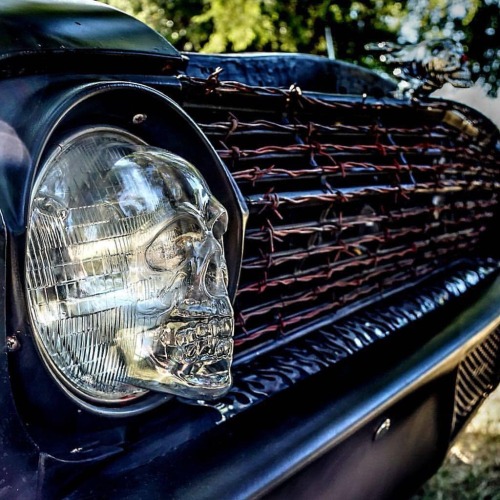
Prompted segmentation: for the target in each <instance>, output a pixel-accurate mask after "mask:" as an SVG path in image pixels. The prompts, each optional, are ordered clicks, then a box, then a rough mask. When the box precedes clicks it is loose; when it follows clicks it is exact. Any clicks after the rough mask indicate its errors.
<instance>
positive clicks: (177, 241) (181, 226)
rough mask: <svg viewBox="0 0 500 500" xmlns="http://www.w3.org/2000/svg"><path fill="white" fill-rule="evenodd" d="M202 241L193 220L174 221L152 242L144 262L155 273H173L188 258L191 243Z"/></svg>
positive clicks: (197, 226)
mask: <svg viewBox="0 0 500 500" xmlns="http://www.w3.org/2000/svg"><path fill="white" fill-rule="evenodd" d="M201 240H202V231H201V228H200V226H199V224H198V222H197V221H196V220H195V219H192V218H188V219H187V220H183V219H182V220H175V221H173V222H171V223H170V224H168V225H167V226H166V228H165V229H163V230H162V232H161V233H160V234H159V235H158V236H157V237H156V238H155V239H154V240H153V241H152V243H151V244H150V245H149V247H148V248H147V250H146V262H147V263H148V265H149V266H150V267H151V268H152V269H154V270H155V271H173V270H175V269H177V268H179V267H180V266H182V265H183V264H184V263H185V262H186V260H187V259H188V258H189V255H190V249H191V248H192V246H193V243H194V242H196V241H201Z"/></svg>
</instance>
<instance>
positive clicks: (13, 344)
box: [5, 334, 21, 352]
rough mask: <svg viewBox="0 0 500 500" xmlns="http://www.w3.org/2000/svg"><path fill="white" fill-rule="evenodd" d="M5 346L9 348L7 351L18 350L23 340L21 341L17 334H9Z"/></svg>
mask: <svg viewBox="0 0 500 500" xmlns="http://www.w3.org/2000/svg"><path fill="white" fill-rule="evenodd" d="M5 347H6V349H7V352H16V351H18V350H19V349H21V342H19V339H18V337H17V335H16V334H14V335H8V336H7V338H6V342H5Z"/></svg>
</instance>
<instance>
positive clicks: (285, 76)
mask: <svg viewBox="0 0 500 500" xmlns="http://www.w3.org/2000/svg"><path fill="white" fill-rule="evenodd" d="M186 56H187V57H188V58H189V64H188V67H187V69H186V73H187V74H188V75H190V76H193V77H199V78H207V77H208V76H210V74H212V73H213V72H214V71H215V70H216V69H217V68H221V69H222V72H221V73H220V79H221V80H229V81H238V82H244V83H246V84H247V85H252V86H257V87H261V86H272V87H279V88H285V89H288V88H289V87H290V86H291V85H292V84H293V85H296V86H298V87H300V88H301V89H302V90H308V91H311V92H328V93H336V94H351V95H362V94H367V95H368V96H372V97H381V96H384V95H388V94H389V93H390V92H391V91H393V90H395V89H396V86H395V84H394V83H393V82H392V81H390V80H388V79H385V78H382V77H381V76H380V75H377V74H376V73H374V72H372V71H368V70H367V69H366V68H361V67H359V66H355V65H354V64H349V63H346V62H343V61H336V60H331V59H327V58H326V57H321V56H313V55H305V54H210V55H207V54H194V53H186Z"/></svg>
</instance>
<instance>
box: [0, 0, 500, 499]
mask: <svg viewBox="0 0 500 500" xmlns="http://www.w3.org/2000/svg"><path fill="white" fill-rule="evenodd" d="M396 90H397V89H396V84H395V83H393V82H392V81H390V80H388V79H385V78H382V77H381V76H378V75H377V74H375V73H373V72H371V71H369V70H366V69H363V68H362V67H358V66H355V65H352V64H347V63H343V62H340V61H334V60H329V59H326V58H322V57H318V56H309V55H299V54H252V55H236V54H233V55H230V54H227V55H202V54H183V53H179V52H178V51H177V50H175V49H174V48H173V47H172V46H171V45H170V44H169V43H168V42H167V41H166V40H165V39H163V38H162V37H161V36H160V35H158V34H157V33H156V32H154V31H152V30H151V29H149V28H148V27H146V26H145V25H143V24H142V23H140V22H139V21H137V20H135V19H133V18H131V17H129V16H127V15H125V14H123V13H121V12H119V11H117V10H115V9H113V8H110V7H108V6H106V5H103V4H100V3H96V2H93V1H90V0H85V1H79V2H75V1H71V0H60V1H52V2H51V1H49V0H21V1H18V0H4V1H3V2H2V3H1V5H0V96H1V98H0V191H1V192H0V216H1V218H0V308H1V310H2V316H1V318H2V319H1V326H0V331H1V336H2V339H3V341H2V342H3V344H4V349H3V350H2V355H1V358H0V401H1V404H0V422H1V424H0V446H1V452H0V497H2V498H23V499H26V498H43V499H45V498H89V497H93V498H99V497H103V498H104V497H105V498H109V497H112V498H146V497H147V498H190V499H191V498H256V497H268V498H282V497H289V498H290V497H291V498H308V499H309V498H341V499H363V500H364V499H367V498H376V499H379V498H403V497H404V496H405V495H409V494H411V493H412V492H413V491H415V489H416V488H417V487H418V486H419V485H420V484H421V483H422V482H423V481H425V480H426V479H427V478H428V477H430V476H431V475H432V474H433V473H434V472H435V471H436V470H437V468H438V467H439V466H440V464H441V462H442V460H443V458H444V457H445V455H446V453H447V450H448V448H449V447H450V445H451V443H452V442H453V440H454V439H455V438H456V436H457V434H458V433H459V432H460V430H461V429H462V428H463V427H464V425H465V424H466V423H467V421H468V420H469V419H470V418H471V416H472V415H473V414H474V413H475V411H476V409H477V408H478V407H479V405H480V404H481V403H482V402H483V401H484V399H485V398H486V397H487V395H488V394H489V393H490V392H491V391H493V389H494V388H495V387H496V386H497V385H498V382H499V374H500V369H499V359H500V354H499V353H500V330H499V329H498V325H499V319H500V283H499V281H498V279H497V275H498V262H499V261H498V257H499V254H498V245H497V242H496V236H497V235H498V215H499V214H498V192H499V189H498V188H499V160H500V154H499V152H500V147H499V145H500V141H499V139H500V137H499V131H498V129H497V127H496V126H495V125H494V124H492V123H491V122H490V121H489V120H488V119H487V118H486V117H484V116H483V115H482V114H480V113H478V112H477V111H475V110H474V109H471V108H469V107H466V106H464V105H460V104H457V103H454V102H449V101H446V100H442V99H437V98H430V97H427V96H426V95H425V94H424V93H415V94H413V95H407V96H406V95H403V96H399V97H397V98H396V97H394V96H395V95H397V92H396ZM395 92H396V93H395Z"/></svg>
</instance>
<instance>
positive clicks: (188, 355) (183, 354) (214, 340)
mask: <svg viewBox="0 0 500 500" xmlns="http://www.w3.org/2000/svg"><path fill="white" fill-rule="evenodd" d="M167 330H169V331H170V332H171V335H170V336H169V338H170V340H173V341H174V342H172V343H171V347H175V349H174V353H173V356H174V358H176V360H177V361H179V362H182V363H193V362H203V363H207V362H209V363H213V362H216V361H220V360H223V359H230V357H231V356H232V352H233V340H232V334H233V320H232V318H230V317H223V318H213V319H211V320H208V321H203V322H189V323H184V322H178V323H169V324H168V325H167ZM172 332H175V333H173V335H172ZM172 344H173V345H172Z"/></svg>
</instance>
